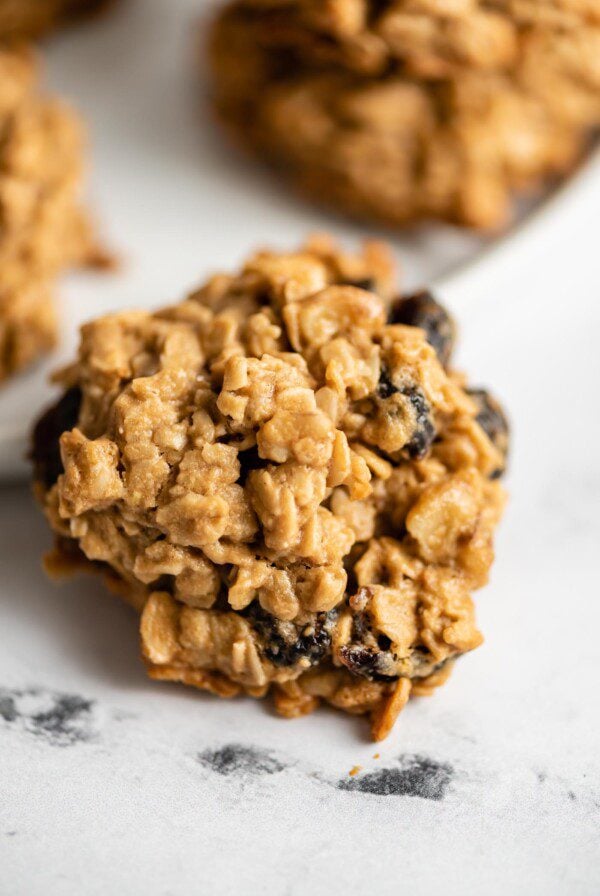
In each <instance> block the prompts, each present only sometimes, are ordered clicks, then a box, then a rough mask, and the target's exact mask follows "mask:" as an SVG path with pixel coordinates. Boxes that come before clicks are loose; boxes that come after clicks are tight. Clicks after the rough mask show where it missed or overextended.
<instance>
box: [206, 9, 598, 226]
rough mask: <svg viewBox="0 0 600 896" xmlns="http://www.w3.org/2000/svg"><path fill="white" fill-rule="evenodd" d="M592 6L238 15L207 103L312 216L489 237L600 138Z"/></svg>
mask: <svg viewBox="0 0 600 896" xmlns="http://www.w3.org/2000/svg"><path fill="white" fill-rule="evenodd" d="M599 60H600V13H599V8H598V4H597V3H595V2H594V0H584V2H578V0H564V2H554V0H530V2H528V0H524V2H512V0H481V2H475V0H453V2H448V0H414V2H410V3H409V2H406V0H397V2H392V0H390V2H383V3H382V2H375V0H331V2H325V3H315V2H313V0H295V2H277V0H274V2H268V0H235V2H233V3H230V5H229V6H228V7H227V8H226V9H225V10H224V12H223V13H222V14H221V15H220V17H219V18H218V19H217V21H216V23H215V26H214V28H213V33H212V38H211V65H212V72H213V84H214V88H213V92H214V102H215V105H216V108H217V110H218V113H219V115H220V117H221V119H222V120H223V121H224V122H225V124H226V125H227V126H228V127H229V128H230V129H231V130H232V131H233V132H234V133H235V135H236V136H237V137H238V138H239V139H240V140H241V142H243V143H244V144H245V145H246V146H249V147H251V148H252V149H253V150H254V151H256V152H257V153H258V154H259V155H261V156H262V157H263V158H265V159H266V160H267V161H269V162H270V163H272V164H273V165H274V166H275V167H277V168H278V169H280V170H281V171H282V172H283V173H284V174H285V175H286V176H287V177H288V178H290V179H291V180H292V181H293V182H294V183H295V184H296V185H297V186H299V187H300V188H301V190H303V191H304V192H306V193H307V194H309V195H310V196H312V197H315V198H317V199H318V200H319V201H326V202H328V203H329V204H331V205H332V206H335V207H336V208H339V209H341V210H343V211H346V212H348V213H350V214H352V215H355V216H357V217H361V218H373V219H378V220H381V221H384V222H386V223H389V224H392V225H398V224H403V223H405V222H410V221H413V220H417V219H421V218H441V219H445V220H450V221H455V222H458V223H462V224H467V225H469V226H474V227H481V228H488V227H492V228H493V227H497V226H499V225H502V224H503V223H505V222H506V220H507V218H508V217H509V213H510V208H511V199H512V195H513V193H514V192H515V191H517V190H522V189H532V188H536V187H538V186H539V184H540V182H541V181H543V180H544V179H547V178H549V177H552V176H553V175H557V174H561V173H564V172H565V171H567V170H568V169H569V168H570V166H572V164H573V163H574V161H575V160H576V158H577V157H578V155H579V154H580V152H581V151H582V149H583V147H584V146H585V143H586V140H587V138H588V136H589V135H590V134H591V132H592V131H593V130H594V128H597V126H598V124H599V123H600V65H599Z"/></svg>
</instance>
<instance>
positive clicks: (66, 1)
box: [0, 0, 113, 41]
mask: <svg viewBox="0 0 600 896" xmlns="http://www.w3.org/2000/svg"><path fill="white" fill-rule="evenodd" d="M111 2H113V0H0V41H14V40H18V41H21V40H30V39H31V38H37V37H40V35H42V34H45V33H46V32H47V31H51V30H53V29H54V28H56V27H57V26H59V25H63V24H65V23H67V22H70V21H71V20H74V19H79V18H80V17H82V16H86V15H89V14H90V13H95V12H98V11H99V10H100V9H102V7H104V6H107V5H108V4H109V3H111Z"/></svg>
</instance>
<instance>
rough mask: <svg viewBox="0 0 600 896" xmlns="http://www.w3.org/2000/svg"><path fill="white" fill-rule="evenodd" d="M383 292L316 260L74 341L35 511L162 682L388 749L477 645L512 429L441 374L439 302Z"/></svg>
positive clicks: (37, 448) (443, 352) (229, 284)
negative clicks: (406, 715)
mask: <svg viewBox="0 0 600 896" xmlns="http://www.w3.org/2000/svg"><path fill="white" fill-rule="evenodd" d="M392 289H393V287H392V282H391V269H390V263H389V257H388V256H387V254H386V252H385V250H384V249H383V248H382V247H381V246H379V245H377V244H372V245H370V246H368V247H366V248H365V250H364V251H363V253H362V254H361V255H356V256H350V255H344V254H342V253H341V252H340V251H339V250H338V249H337V248H336V247H335V246H334V245H333V244H331V243H330V242H329V241H328V240H326V239H323V238H319V239H314V240H312V241H311V242H309V243H308V244H307V245H306V246H305V247H303V248H302V249H301V250H300V251H298V252H295V253H289V254H283V253H276V252H269V251H262V252H258V253H256V254H255V255H254V256H252V257H251V258H250V259H249V260H248V261H247V262H246V264H245V266H244V267H243V269H242V271H241V272H240V273H239V274H236V275H232V276H230V275H218V276H215V277H213V278H211V279H210V280H209V281H208V282H207V283H206V285H205V286H203V287H202V288H201V289H199V290H198V291H197V292H196V293H194V294H193V295H191V296H190V297H188V299H186V300H185V301H184V302H182V303H181V304H179V305H174V306H171V307H168V308H165V309H163V310H162V311H158V312H156V313H153V314H152V313H149V312H141V311H140V312H125V313H120V314H115V315H111V316H109V317H105V318H101V319H99V320H97V321H94V322H92V323H90V324H87V325H86V326H85V327H84V328H83V330H82V338H81V345H80V350H79V356H78V359H77V361H76V362H75V363H74V364H73V365H72V366H70V367H69V368H67V369H66V370H64V371H63V372H62V373H61V375H60V377H59V379H60V382H61V383H62V384H63V386H64V389H65V393H64V396H63V398H62V399H61V401H60V402H59V403H58V404H57V405H56V406H55V408H53V409H51V410H50V411H49V412H48V414H47V415H46V416H45V417H44V418H43V419H42V420H41V421H40V422H39V424H38V426H37V428H36V433H35V436H34V450H33V456H34V462H35V470H36V472H35V480H36V491H37V494H38V496H39V497H40V500H41V502H42V504H43V506H44V509H45V512H46V515H47V517H48V519H49V521H50V524H51V526H52V528H53V530H54V531H55V533H56V534H57V536H58V542H57V550H58V553H57V554H55V556H54V562H55V564H56V563H60V562H61V557H62V562H64V563H65V564H67V565H68V564H69V563H71V562H81V561H84V562H85V561H87V562H88V563H89V564H94V566H95V568H96V569H98V571H100V572H104V573H108V574H109V577H110V579H111V583H112V585H113V586H114V587H116V589H117V590H118V591H119V592H120V593H122V594H124V595H125V596H126V598H127V599H128V600H129V601H130V602H131V603H132V604H133V605H134V606H136V607H137V608H138V609H139V610H140V611H141V639H142V651H143V655H144V658H145V660H146V663H147V666H148V670H149V674H150V675H151V676H152V677H154V678H163V679H167V680H177V681H183V682H186V683H188V684H192V685H195V686H197V687H201V688H206V689H208V690H211V691H214V692H215V693H217V694H220V695H221V696H228V695H231V694H233V693H236V692H238V691H239V690H243V691H245V692H246V693H249V694H251V695H254V696H262V695H263V694H265V693H266V692H267V691H268V690H272V691H273V692H274V695H275V701H276V706H277V708H278V710H279V711H280V712H281V713H282V714H284V715H287V716H294V715H298V714H302V713H304V712H308V711H310V710H311V709H313V708H314V707H315V706H316V705H317V703H318V702H319V700H321V699H323V700H325V701H328V702H329V703H331V704H333V705H334V706H338V707H340V708H342V709H344V710H346V711H348V712H352V713H363V712H368V713H371V714H372V717H373V725H374V727H373V731H374V736H376V737H383V736H385V733H386V732H387V731H389V729H390V727H391V725H392V724H393V719H394V718H395V715H396V714H397V713H398V712H399V711H400V709H401V708H402V706H403V705H404V703H405V702H406V700H407V699H408V697H409V694H410V692H411V689H413V688H414V689H415V692H416V693H428V692H429V691H430V690H431V689H432V688H433V687H435V686H437V685H438V684H440V683H441V682H442V681H443V680H444V678H445V677H447V674H448V673H449V671H450V666H451V663H452V661H453V660H454V659H455V658H456V657H458V656H459V655H460V654H461V653H464V652H465V651H468V650H471V649H473V648H474V647H477V646H478V644H479V643H480V642H481V635H480V633H479V631H478V630H477V627H476V624H475V617H474V607H473V602H472V599H471V591H472V590H473V589H475V588H478V587H480V586H482V585H483V584H485V582H486V581H487V575H488V570H489V567H490V564H491V562H492V557H493V552H492V536H493V531H494V529H495V526H496V524H497V522H498V519H499V516H500V513H501V509H502V506H503V501H504V493H503V490H502V487H501V486H500V484H499V482H498V481H497V480H498V476H499V475H500V474H501V472H502V470H503V468H504V462H505V456H504V455H505V451H506V447H507V439H506V437H507V426H506V421H505V419H504V417H503V416H502V412H501V410H500V409H499V407H498V406H497V405H496V404H495V403H493V402H492V400H491V399H489V397H487V393H485V392H484V391H483V390H477V391H476V392H475V393H474V397H472V396H471V394H470V393H469V390H468V389H467V388H465V386H464V381H463V378H462V377H460V376H459V375H458V374H456V373H454V372H453V371H452V370H451V369H449V368H448V366H444V364H446V365H448V363H449V360H450V354H451V349H452V341H453V327H452V325H451V322H450V321H449V319H448V318H447V315H446V314H445V312H444V311H443V309H442V308H441V307H440V306H439V305H438V304H437V303H436V302H435V300H434V299H433V297H432V296H429V295H428V294H418V295H417V296H412V297H405V298H400V299H393V292H392ZM436 351H437V354H436ZM440 359H441V360H440ZM442 362H444V363H442ZM59 435H60V437H59Z"/></svg>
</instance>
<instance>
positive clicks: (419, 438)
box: [377, 367, 436, 460]
mask: <svg viewBox="0 0 600 896" xmlns="http://www.w3.org/2000/svg"><path fill="white" fill-rule="evenodd" d="M396 393H400V395H404V396H406V398H408V400H409V402H410V405H411V407H412V411H413V414H414V420H415V424H414V432H413V434H412V436H411V438H410V439H409V441H408V442H407V444H406V445H405V446H404V451H406V453H407V454H408V456H409V457H410V458H411V460H420V459H421V458H422V457H424V456H425V455H426V454H427V452H428V451H429V448H430V447H431V444H432V442H433V440H434V439H435V436H436V432H435V427H434V425H433V420H432V419H431V408H430V407H429V402H428V401H427V399H426V398H425V395H424V394H423V392H422V390H421V389H420V388H419V387H418V386H415V385H407V384H403V385H401V386H395V385H394V383H393V382H392V380H391V378H390V374H389V371H388V370H387V369H386V368H385V367H382V368H381V373H380V375H379V382H378V384H377V395H378V397H379V398H381V399H382V400H383V401H385V400H386V399H387V398H390V397H391V396H392V395H394V394H396Z"/></svg>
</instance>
